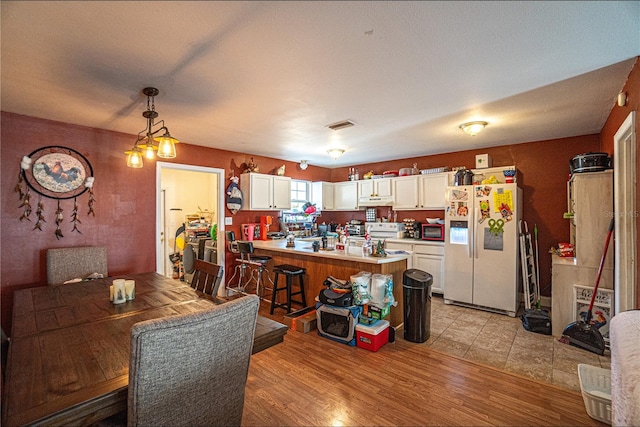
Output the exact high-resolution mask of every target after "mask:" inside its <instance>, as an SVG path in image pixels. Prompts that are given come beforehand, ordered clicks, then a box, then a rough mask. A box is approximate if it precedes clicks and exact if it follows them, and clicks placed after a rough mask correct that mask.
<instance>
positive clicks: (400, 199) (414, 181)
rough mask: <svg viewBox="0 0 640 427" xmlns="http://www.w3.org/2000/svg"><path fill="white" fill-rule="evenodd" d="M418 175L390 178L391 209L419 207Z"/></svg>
mask: <svg viewBox="0 0 640 427" xmlns="http://www.w3.org/2000/svg"><path fill="white" fill-rule="evenodd" d="M418 177H419V176H418V175H410V176H401V177H397V178H391V180H392V183H393V194H394V200H393V208H394V209H404V210H408V209H418V208H419V207H420V182H419V181H418Z"/></svg>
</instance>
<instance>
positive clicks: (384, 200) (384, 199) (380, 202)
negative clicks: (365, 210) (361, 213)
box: [358, 196, 393, 206]
mask: <svg viewBox="0 0 640 427" xmlns="http://www.w3.org/2000/svg"><path fill="white" fill-rule="evenodd" d="M392 205H393V196H361V197H360V198H359V199H358V206H392Z"/></svg>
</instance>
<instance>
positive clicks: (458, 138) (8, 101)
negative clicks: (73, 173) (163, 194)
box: [1, 0, 640, 167]
mask: <svg viewBox="0 0 640 427" xmlns="http://www.w3.org/2000/svg"><path fill="white" fill-rule="evenodd" d="M1 13H2V26H1V31H2V34H1V35H2V40H1V41H2V51H1V53H2V70H1V71H2V74H1V78H2V110H3V111H8V112H15V113H19V114H26V115H30V116H35V117H43V118H47V119H52V120H59V121H63V122H68V123H74V124H80V125H86V126H92V127H98V128H104V129H109V130H114V131H119V132H124V133H129V134H133V135H135V134H137V133H138V132H139V131H140V130H142V129H143V128H144V127H145V119H144V118H143V117H142V112H143V111H144V110H145V109H146V108H145V107H146V98H145V97H144V96H143V95H142V93H141V90H142V88H144V87H146V86H155V87H157V88H159V89H160V94H159V95H158V96H157V97H156V110H157V111H158V113H159V114H160V116H159V119H164V120H165V121H166V124H167V126H168V127H169V129H170V130H171V133H172V135H173V136H175V137H177V138H178V139H180V140H181V141H182V142H185V143H189V144H195V145H202V146H209V147H216V148H220V149H227V150H233V151H240V152H246V153H249V154H255V155H264V156H270V157H275V158H280V159H284V160H291V161H299V160H301V159H307V160H308V161H309V163H311V164H315V165H321V166H326V167H334V166H344V165H352V164H360V163H368V162H376V161H383V160H388V159H397V158H405V157H413V156H421V155H428V154H435V153H442V152H451V151H459V150H466V149H470V148H482V147H489V146H498V145H504V144H513V143H520V142H529V141H537V140H544V139H550V138H561V137H568V136H575V135H584V134H592V133H597V132H599V131H600V130H601V128H602V126H603V124H604V122H605V120H606V118H607V116H608V114H609V112H610V111H611V108H613V106H614V103H615V99H616V96H617V94H618V92H619V91H620V90H621V88H622V87H623V85H624V83H625V81H626V78H627V76H628V74H629V72H630V70H631V68H632V65H633V62H634V61H635V57H636V56H638V55H640V2H638V1H621V2H615V1H604V2H573V1H570V2H561V1H555V2H482V1H472V2H463V1H455V2H435V1H434V2H432V1H423V2H403V1H388V2H387V1H373V2H369V1H356V2H327V1H319V2H315V1H303V2H294V1H282V2H275V1H274V2H253V1H251V2H206V1H195V2H187V1H182V2H170V1H162V2H150V1H147V2H127V1H113V2H109V1H91V2H80V1H71V2H65V1H51V2H46V1H38V2H29V1H4V0H3V1H2V2H1ZM343 119H350V120H352V121H354V122H355V123H356V125H355V126H354V127H351V128H348V129H343V130H339V131H333V130H330V129H328V128H327V127H326V125H327V124H330V123H333V122H336V121H340V120H343ZM473 119H482V120H486V121H488V122H489V123H490V124H489V126H488V127H487V129H486V130H485V131H484V132H483V133H481V134H479V135H478V136H476V137H470V136H467V135H465V134H463V133H462V132H461V131H460V129H458V125H459V124H461V123H463V122H465V121H469V120H473ZM133 140H134V139H133V137H132V144H133ZM332 147H339V148H343V149H345V150H346V152H345V154H344V156H342V157H341V158H340V159H338V160H335V161H334V160H333V159H331V158H330V157H329V156H328V154H327V150H328V149H329V148H332ZM127 148H128V147H127ZM178 150H179V147H178ZM123 156H124V155H123ZM178 156H179V151H178Z"/></svg>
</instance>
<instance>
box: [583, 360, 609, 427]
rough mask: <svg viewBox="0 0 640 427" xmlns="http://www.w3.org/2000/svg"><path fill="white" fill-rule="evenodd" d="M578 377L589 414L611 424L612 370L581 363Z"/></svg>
mask: <svg viewBox="0 0 640 427" xmlns="http://www.w3.org/2000/svg"><path fill="white" fill-rule="evenodd" d="M578 378H579V379H580V391H581V392H582V399H583V400H584V406H585V407H586V409H587V414H589V416H590V417H591V418H594V419H596V420H598V421H602V422H603V423H607V424H611V370H610V369H604V368H600V367H597V366H591V365H585V364H584V363H580V364H578Z"/></svg>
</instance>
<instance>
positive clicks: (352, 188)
mask: <svg viewBox="0 0 640 427" xmlns="http://www.w3.org/2000/svg"><path fill="white" fill-rule="evenodd" d="M333 191H334V193H333V195H334V198H333V209H334V210H337V211H354V210H357V209H358V181H345V182H336V183H335V184H334V187H333Z"/></svg>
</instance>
